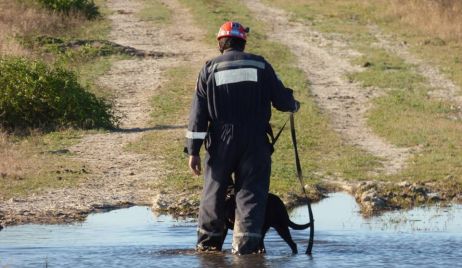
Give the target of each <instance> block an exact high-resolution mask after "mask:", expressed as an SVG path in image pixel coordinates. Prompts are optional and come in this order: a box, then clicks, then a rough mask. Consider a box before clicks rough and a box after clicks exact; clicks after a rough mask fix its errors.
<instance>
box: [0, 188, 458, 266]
mask: <svg viewBox="0 0 462 268" xmlns="http://www.w3.org/2000/svg"><path fill="white" fill-rule="evenodd" d="M313 211H314V215H315V220H316V222H315V223H316V225H315V227H316V232H315V244H314V248H313V256H312V257H309V256H306V255H305V254H298V255H292V254H291V251H290V248H289V247H288V245H287V244H286V243H285V242H284V241H283V240H282V239H281V238H280V237H279V236H278V235H277V234H276V232H274V231H273V230H272V229H271V230H270V232H269V233H268V235H267V237H266V239H265V245H266V248H267V251H268V252H267V254H266V255H257V256H245V257H237V256H233V255H231V254H230V248H231V235H230V233H229V234H228V238H227V239H226V241H225V245H224V248H225V252H224V253H220V254H196V253H195V252H194V250H193V248H194V244H195V242H196V223H195V219H190V220H181V221H177V220H174V219H172V218H171V217H169V216H155V215H153V214H152V212H151V210H150V208H148V207H132V208H128V209H120V210H114V211H111V212H107V213H99V214H93V215H90V216H89V217H88V218H87V220H86V221H85V222H83V223H79V224H72V225H22V226H15V227H8V228H5V229H4V230H3V231H1V232H0V267H46V266H47V267H114V266H117V267H125V266H130V267H180V266H185V267H241V266H244V267H280V266H281V267H307V266H310V267H331V266H340V267H349V266H350V267H359V266H367V267H371V266H377V267H382V266H392V267H398V266H399V267H415V266H423V267H435V266H438V267H455V266H457V265H460V263H461V261H462V250H460V248H461V246H462V206H460V205H455V206H451V207H441V208H440V207H432V208H416V209H413V210H410V211H405V212H390V213H385V214H384V215H382V216H380V217H374V218H370V219H365V218H363V217H361V216H360V215H359V213H358V211H359V208H358V206H357V204H356V203H355V201H354V199H353V198H352V197H351V196H349V195H347V194H344V193H336V194H332V195H331V196H330V197H329V198H327V199H324V200H323V201H321V202H319V203H317V204H315V205H313ZM307 214H308V212H307V209H306V207H300V208H297V209H295V210H294V211H292V212H291V218H292V220H293V221H295V222H297V223H305V222H307V221H308V216H307ZM291 233H292V236H293V238H294V240H295V242H296V243H297V244H298V248H299V252H304V251H305V249H306V245H307V240H308V230H302V231H296V230H291Z"/></svg>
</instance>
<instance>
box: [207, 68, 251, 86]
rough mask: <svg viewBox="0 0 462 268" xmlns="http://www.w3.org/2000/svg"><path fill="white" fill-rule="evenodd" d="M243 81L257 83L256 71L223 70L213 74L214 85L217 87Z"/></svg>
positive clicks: (244, 69)
mask: <svg viewBox="0 0 462 268" xmlns="http://www.w3.org/2000/svg"><path fill="white" fill-rule="evenodd" d="M244 81H250V82H258V75H257V69H255V68H241V69H231V70H224V71H219V72H216V73H215V83H216V84H217V86H221V85H224V84H231V83H238V82H244Z"/></svg>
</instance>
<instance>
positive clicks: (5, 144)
mask: <svg viewBox="0 0 462 268" xmlns="http://www.w3.org/2000/svg"><path fill="white" fill-rule="evenodd" d="M0 159H1V160H2V161H0V179H2V180H5V179H7V178H9V179H13V180H19V179H22V178H23V177H24V176H25V170H27V169H28V168H29V167H32V166H34V161H33V160H32V159H31V158H29V157H28V156H26V154H24V153H23V152H22V151H21V150H18V148H16V146H15V145H14V144H13V143H11V142H10V141H9V138H8V135H7V134H5V133H0Z"/></svg>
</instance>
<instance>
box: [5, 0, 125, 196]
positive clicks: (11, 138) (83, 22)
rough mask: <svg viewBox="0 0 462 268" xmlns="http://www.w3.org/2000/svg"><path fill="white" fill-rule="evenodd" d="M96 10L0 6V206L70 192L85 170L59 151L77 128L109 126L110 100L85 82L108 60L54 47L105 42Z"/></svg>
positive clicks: (82, 1)
mask: <svg viewBox="0 0 462 268" xmlns="http://www.w3.org/2000/svg"><path fill="white" fill-rule="evenodd" d="M102 3H103V2H102V1H98V2H96V3H94V2H93V1H88V0H68V1H52V0H38V1H32V0H25V1H6V0H0V92H1V93H2V94H1V97H0V159H2V161H0V162H1V163H0V200H5V199H7V198H11V197H15V198H20V197H21V196H24V195H29V194H32V193H36V192H40V191H43V190H45V189H49V188H57V187H58V188H59V187H65V186H66V187H67V186H74V185H77V184H78V183H79V182H80V181H82V179H84V178H85V174H86V173H87V172H88V171H87V170H86V169H85V167H84V166H83V165H82V164H81V163H79V162H78V161H75V160H72V159H71V157H72V156H71V154H70V152H69V151H68V150H67V149H65V148H66V147H68V146H70V145H72V144H75V143H77V142H78V141H79V139H80V138H81V137H82V135H83V134H84V132H83V131H82V130H79V129H92V128H97V129H108V128H113V127H115V126H116V125H117V117H116V116H115V115H114V112H113V110H112V105H111V102H110V100H108V99H107V98H103V97H108V96H110V93H108V92H105V91H106V90H105V89H101V88H98V87H96V86H95V84H94V82H93V81H94V79H95V78H96V77H97V76H96V75H98V74H101V73H102V72H104V71H105V70H107V69H108V67H109V66H110V62H111V60H112V59H111V58H110V57H102V56H104V55H105V54H103V53H101V48H100V47H95V46H78V45H75V46H66V48H65V49H60V48H61V47H60V46H59V45H60V41H62V40H66V41H69V42H70V41H72V40H87V39H89V40H95V39H105V37H106V35H107V33H108V32H109V23H108V21H107V20H105V19H104V14H105V12H106V11H105V10H104V8H98V4H102ZM96 69H98V71H97V72H95V70H96ZM95 73H96V74H95Z"/></svg>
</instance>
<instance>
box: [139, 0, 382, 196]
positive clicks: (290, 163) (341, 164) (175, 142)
mask: <svg viewBox="0 0 462 268" xmlns="http://www.w3.org/2000/svg"><path fill="white" fill-rule="evenodd" d="M181 2H182V3H183V4H185V5H186V6H187V7H189V8H190V9H191V10H192V12H193V15H194V17H195V19H196V21H197V22H198V24H199V25H201V27H203V28H204V30H206V40H205V41H206V43H208V44H209V45H210V46H216V41H215V34H216V31H217V29H218V27H219V26H220V25H221V24H222V23H223V22H224V21H226V20H230V19H233V20H238V21H240V22H241V23H243V24H244V25H245V26H251V28H252V32H251V35H250V37H249V43H248V45H247V47H248V51H250V52H253V53H256V54H261V55H263V56H265V57H266V58H267V59H268V60H269V62H271V63H272V65H273V66H274V67H275V69H276V70H277V71H278V74H279V76H280V77H281V78H282V80H283V81H285V83H286V85H287V86H288V87H291V88H293V89H294V90H295V92H296V93H295V94H296V98H297V99H299V100H300V101H301V102H302V105H303V106H302V109H301V110H300V112H299V113H298V114H297V115H296V124H297V130H298V137H299V140H300V141H299V142H300V147H299V151H300V154H301V158H302V159H303V163H302V165H303V168H304V172H305V176H306V177H307V178H309V180H307V181H306V183H311V184H314V183H318V182H319V180H320V179H321V177H320V176H319V175H318V174H319V173H324V174H330V175H332V176H334V175H335V174H341V175H342V176H344V177H346V178H351V179H353V178H354V179H357V178H361V179H363V178H367V177H369V176H372V175H371V174H370V173H371V170H373V169H374V167H376V166H378V161H377V159H375V158H374V157H372V156H370V155H368V154H366V153H364V152H363V151H361V150H358V149H356V148H354V147H351V146H348V145H344V144H343V142H342V140H341V139H340V137H339V136H338V135H337V134H336V133H335V132H333V131H332V130H331V129H330V127H329V123H328V120H327V118H326V117H325V116H324V115H322V114H321V112H320V111H319V109H318V108H317V107H316V104H315V103H314V101H313V99H312V97H311V96H310V92H309V86H308V81H307V79H306V78H305V75H304V73H302V71H300V70H299V69H298V68H296V66H294V62H295V60H296V59H295V57H294V56H293V55H292V54H291V53H290V52H289V50H288V49H287V47H285V46H283V45H280V44H277V43H274V42H271V41H270V40H269V39H268V38H267V36H266V34H264V33H265V32H267V29H266V26H265V25H263V24H262V23H260V22H258V21H256V20H255V19H254V18H253V17H252V15H251V14H250V12H249V11H248V10H247V9H246V8H245V7H244V6H243V5H242V4H241V3H240V2H239V1H207V0H203V1H187V0H182V1H181ZM218 53H219V52H218V51H217V55H218ZM200 67H201V66H194V67H190V68H186V67H184V68H174V69H172V70H169V71H168V73H167V76H168V77H169V79H168V82H167V83H166V84H165V85H163V86H162V87H161V89H160V90H159V93H158V95H157V96H156V97H155V98H154V100H153V107H154V112H153V117H152V118H153V122H155V123H156V124H157V126H158V127H159V128H160V127H161V126H162V128H163V129H162V130H159V131H156V132H155V133H152V134H148V135H145V136H144V137H143V138H142V140H141V141H139V142H136V143H133V144H131V145H130V149H131V150H135V151H138V152H146V151H147V152H150V153H152V154H155V155H162V157H163V158H164V159H165V161H166V162H167V163H168V165H169V167H167V168H168V169H169V173H168V175H167V177H166V178H165V180H164V181H162V182H161V184H160V185H156V186H155V187H162V189H169V191H170V192H182V191H188V192H190V191H196V193H198V192H199V190H200V189H201V185H202V179H201V178H197V177H193V176H192V175H191V174H190V171H189V170H188V168H187V156H185V155H184V154H182V149H183V145H184V139H185V138H184V129H185V126H184V125H185V124H186V123H187V114H188V112H189V107H190V103H191V97H192V95H193V92H194V82H195V80H196V75H197V73H198V71H199V68H200ZM178 107H182V108H181V109H178ZM273 115H274V116H273V121H272V123H273V125H274V129H275V131H276V130H277V129H278V128H279V127H280V126H282V124H283V122H284V121H285V120H286V119H287V117H288V114H282V113H280V112H276V111H275V112H274V113H273ZM172 127H175V128H176V127H181V129H180V130H175V129H172ZM272 177H273V178H272V181H271V190H272V192H275V193H278V194H280V195H286V196H287V194H288V193H300V189H299V188H300V186H299V182H298V181H297V179H296V175H295V166H294V159H293V149H292V145H291V140H290V136H289V132H288V131H287V130H286V131H285V132H284V133H283V134H282V136H281V138H280V140H279V141H278V144H277V145H276V152H275V154H274V155H273V167H272Z"/></svg>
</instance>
